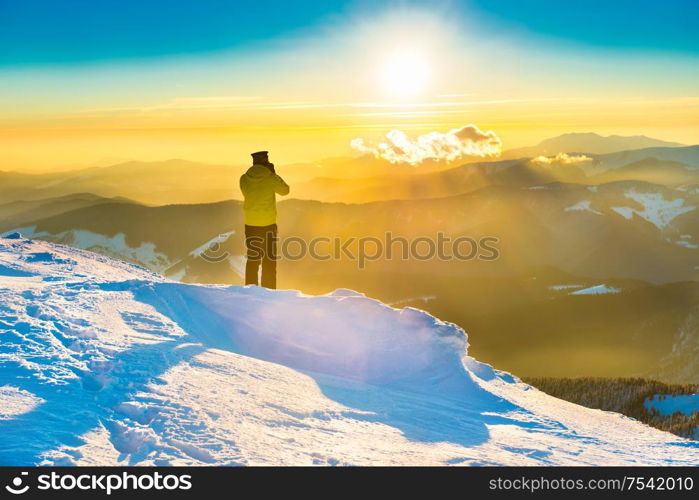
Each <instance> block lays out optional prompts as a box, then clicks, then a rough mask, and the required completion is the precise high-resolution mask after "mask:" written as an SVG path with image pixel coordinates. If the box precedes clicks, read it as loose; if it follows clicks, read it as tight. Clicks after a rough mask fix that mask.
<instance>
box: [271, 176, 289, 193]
mask: <svg viewBox="0 0 699 500" xmlns="http://www.w3.org/2000/svg"><path fill="white" fill-rule="evenodd" d="M272 180H273V182H274V192H275V193H277V194H280V195H282V196H286V195H287V194H289V185H288V184H287V183H286V182H284V179H282V178H281V177H279V176H278V175H277V174H273V176H272Z"/></svg>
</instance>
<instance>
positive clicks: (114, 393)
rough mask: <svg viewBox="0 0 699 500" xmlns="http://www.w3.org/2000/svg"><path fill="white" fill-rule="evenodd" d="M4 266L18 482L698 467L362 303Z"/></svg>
mask: <svg viewBox="0 0 699 500" xmlns="http://www.w3.org/2000/svg"><path fill="white" fill-rule="evenodd" d="M0 265H1V266H2V267H1V268H0V401H1V402H2V408H3V413H2V414H1V416H0V464H2V465H29V464H44V465H52V464H53V465H206V464H213V465H263V464H265V465H272V464H273V465H313V464H316V465H370V464H374V465H394V464H395V465H398V464H404V465H438V464H451V465H598V464H617V465H621V464H632V465H651V464H660V465H697V464H699V443H696V442H692V441H688V440H685V439H682V438H679V437H677V436H674V435H672V434H669V433H665V432H662V431H659V430H656V429H652V428H650V427H647V426H645V425H643V424H641V423H639V422H637V421H634V420H632V419H630V418H626V417H623V416H621V415H618V414H615V413H610V412H604V411H599V410H591V409H587V408H583V407H580V406H577V405H574V404H572V403H568V402H565V401H561V400H558V399H555V398H553V397H551V396H548V395H546V394H544V393H542V392H540V391H538V390H536V389H534V388H532V387H530V386H528V385H526V384H524V383H522V382H520V381H519V380H518V379H517V378H515V377H513V376H512V375H509V374H507V373H504V372H500V371H498V370H495V369H493V368H491V367H490V366H488V365H485V364H483V363H480V362H478V361H476V360H475V359H473V358H471V357H469V356H468V355H467V347H468V342H467V336H466V334H465V333H464V331H463V330H461V329H460V328H459V327H457V326H455V325H453V324H451V323H446V322H443V321H440V320H438V319H436V318H434V317H432V316H430V315H429V314H427V313H425V312H423V311H420V310H417V309H412V308H404V309H395V308H392V307H389V306H387V305H384V304H382V303H381V302H379V301H376V300H372V299H370V298H367V297H365V296H363V295H362V294H359V293H357V292H354V291H351V290H338V291H336V292H333V293H331V294H328V295H325V296H317V297H312V296H306V295H303V294H301V293H299V292H296V291H291V290H286V291H270V290H266V289H262V288H258V287H236V286H213V285H207V286H204V285H191V284H182V283H177V282H173V281H169V280H166V279H164V278H162V277H161V276H159V275H157V274H154V273H152V272H150V271H147V270H146V269H143V268H140V267H137V266H134V265H130V264H126V263H124V262H121V261H118V260H114V259H111V258H108V257H104V256H101V255H96V254H93V253H90V252H87V251H84V250H78V249H74V248H70V247H66V246H62V245H58V244H53V243H48V242H43V241H31V240H26V239H2V240H0Z"/></svg>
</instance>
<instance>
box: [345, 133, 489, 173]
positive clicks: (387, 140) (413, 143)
mask: <svg viewBox="0 0 699 500" xmlns="http://www.w3.org/2000/svg"><path fill="white" fill-rule="evenodd" d="M350 144H351V146H352V148H353V149H355V150H357V151H360V152H362V153H371V154H373V155H374V156H376V157H377V158H383V159H384V160H387V161H390V162H391V163H407V164H409V165H413V166H415V165H419V164H420V163H422V162H424V161H427V160H434V161H454V160H460V159H462V158H467V157H480V158H483V157H490V156H498V155H500V153H501V152H502V141H501V140H500V138H499V137H498V136H497V135H496V134H495V132H493V131H492V130H489V131H487V132H484V131H482V130H481V129H479V128H478V127H477V126H475V125H465V126H463V127H461V128H458V129H453V130H450V131H449V132H447V133H444V134H443V133H441V132H429V133H427V134H424V135H419V136H417V137H415V138H414V139H412V138H410V137H409V136H408V134H406V133H405V132H403V131H402V130H391V131H390V132H388V133H387V134H386V135H385V136H384V139H383V140H382V141H381V142H379V143H378V144H369V143H367V142H366V141H365V140H364V139H362V138H357V139H353V140H352V141H351V143H350Z"/></svg>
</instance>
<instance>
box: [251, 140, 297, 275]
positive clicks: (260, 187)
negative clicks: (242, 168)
mask: <svg viewBox="0 0 699 500" xmlns="http://www.w3.org/2000/svg"><path fill="white" fill-rule="evenodd" d="M240 190H241V191H242V192H243V196H244V197H245V203H244V204H243V211H244V213H245V247H246V249H247V263H246V264H245V284H246V285H258V284H260V282H259V281H258V271H259V269H260V264H262V283H261V284H262V286H263V287H266V288H276V287H277V199H276V195H277V194H280V195H282V196H284V195H286V194H289V186H288V185H287V183H286V182H284V180H283V179H282V178H281V177H279V176H278V175H277V174H276V172H275V171H274V165H273V164H272V163H270V161H269V158H268V157H267V151H258V152H257V153H252V167H250V168H249V169H248V171H247V172H245V173H244V174H243V175H242V176H241V177H240Z"/></svg>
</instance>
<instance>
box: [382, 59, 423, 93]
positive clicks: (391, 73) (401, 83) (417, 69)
mask: <svg viewBox="0 0 699 500" xmlns="http://www.w3.org/2000/svg"><path fill="white" fill-rule="evenodd" d="M429 76H430V68H429V65H428V64H427V61H426V60H425V58H424V56H422V55H421V54H419V53H417V52H399V53H395V54H391V55H390V56H388V57H387V58H386V60H385V61H384V63H383V66H382V71H381V79H382V83H383V86H384V89H385V90H386V91H387V92H388V93H390V94H391V95H392V96H393V97H396V98H406V97H413V96H415V95H417V94H420V93H421V92H422V91H423V90H424V89H425V87H426V85H427V82H428V80H429Z"/></svg>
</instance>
